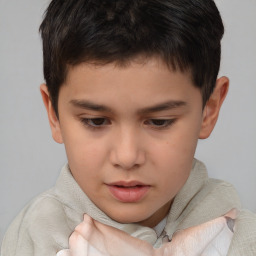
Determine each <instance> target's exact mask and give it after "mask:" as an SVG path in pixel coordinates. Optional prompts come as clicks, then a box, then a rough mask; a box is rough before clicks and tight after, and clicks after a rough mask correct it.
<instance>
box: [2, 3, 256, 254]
mask: <svg viewBox="0 0 256 256" xmlns="http://www.w3.org/2000/svg"><path fill="white" fill-rule="evenodd" d="M41 33H42V38H43V48H44V75H45V80H46V85H42V86H41V93H42V97H43V100H44V103H45V106H46V109H47V112H48V116H49V122H50V125H51V129H52V135H53V138H54V140H55V141H56V142H58V143H64V144H65V148H66V152H67V157H68V165H66V166H65V167H64V168H63V170H62V173H61V175H60V177H59V179H58V181H57V184H56V186H55V187H54V188H53V189H52V190H50V191H48V192H46V193H44V194H43V195H41V196H39V197H38V198H36V199H35V200H34V201H33V202H32V203H30V204H29V205H28V206H27V207H26V208H25V209H24V210H23V211H22V212H21V213H20V215H19V216H18V217H17V218H16V220H15V221H14V222H13V224H12V225H11V227H10V229H9V230H8V232H7V234H6V236H5V239H4V242H3V246H2V252H1V255H2V256H6V255H56V253H58V252H59V251H60V250H62V249H68V248H71V249H73V252H74V250H75V248H76V245H78V244H79V243H77V244H76V239H74V235H71V234H77V232H79V233H81V237H82V238H83V239H84V241H89V244H92V245H93V247H96V248H95V250H98V251H101V252H104V253H110V252H108V251H107V252H106V251H104V250H108V249H109V248H107V249H106V248H105V249H104V248H101V247H99V245H97V242H96V243H95V241H94V240H92V239H91V238H90V236H87V235H88V230H87V231H84V230H83V227H84V226H85V227H88V225H89V226H90V225H91V224H92V223H93V225H94V224H95V226H96V227H98V228H99V230H103V229H104V228H108V227H107V226H101V225H102V224H103V225H108V226H110V227H114V228H115V229H114V230H112V229H111V230H108V231H107V232H106V233H104V232H103V231H102V234H103V236H104V239H106V240H103V241H107V235H106V234H108V232H110V233H111V234H112V235H113V237H114V235H115V234H116V233H115V232H119V230H123V231H125V232H126V233H128V234H130V235H131V236H133V237H135V238H138V239H141V240H146V241H147V242H148V244H152V245H153V246H154V247H155V248H161V247H162V248H163V244H164V241H165V239H166V238H168V240H171V239H172V237H173V234H174V233H175V232H177V230H187V229H188V228H192V227H196V226H198V225H203V224H204V223H208V221H211V220H214V219H216V218H218V217H221V216H223V215H225V214H226V213H227V212H229V211H230V210H231V209H233V208H236V209H239V208H240V203H239V200H238V198H237V195H236V193H235V191H234V189H233V188H232V187H231V186H230V185H229V184H227V183H225V182H221V181H216V180H211V179H208V177H207V174H206V170H205V167H204V165H203V164H202V163H200V162H199V161H197V160H194V159H193V158H194V152H195V148H196V144H197V140H198V138H201V139H205V138H207V137H208V136H209V135H210V133H211V131H212V130H213V128H214V125H215V123H216V121H217V118H218V113H219V110H220V107H221V104H222V102H223V100H224V99H225V96H226V93H227V90H228V83H229V82H228V79H227V78H226V77H222V78H219V79H218V80H217V81H216V79H217V74H218V70H219V62H220V40H221V38H222V35H223V25H222V22H221V18H220V16H219V12H218V10H217V8H216V6H215V4H214V3H213V2H212V1H210V0H207V1H205V0H204V1H202V0H201V1H198V0H197V1H196V0H186V1H185V0H183V1H181V0H179V1H173V0H162V1H156V0H155V1H149V0H148V1H139V0H137V1H135V0H133V1H121V0H119V1H118V0H117V1H113V0H111V1H85V0H76V1H74V0H69V1H67V0H66V1H60V0H54V1H52V2H51V4H50V6H49V8H48V10H47V13H46V16H45V19H44V21H43V23H42V25H41ZM84 214H87V215H89V216H91V217H92V218H93V219H94V220H95V222H94V221H93V220H91V219H88V216H87V215H86V216H85V217H84V216H83V215H84ZM231 217H232V218H234V216H233V215H232V216H231ZM83 218H85V219H84V221H83ZM80 223H81V224H80ZM84 224H86V225H84ZM93 225H92V226H93ZM77 226H78V228H77V229H76V231H75V232H74V230H75V228H76V227H77ZM231 226H232V225H231ZM116 229H118V230H116ZM231 229H233V226H232V227H231ZM73 232H74V233H73ZM255 233H256V218H255V216H254V215H253V214H252V213H249V212H246V211H241V212H240V213H239V214H238V216H237V218H236V222H235V226H234V236H233V239H232V242H231V245H230V248H229V252H228V255H255V253H256V248H255V246H256V245H255V242H256V234H255ZM92 234H93V232H92ZM121 234H122V235H123V233H120V234H119V233H118V235H120V236H121ZM70 235H71V238H72V239H73V240H72V239H71V240H70V241H69V237H70ZM118 235H117V237H118ZM98 237H99V238H100V234H98ZM124 239H126V240H128V239H129V238H127V237H126V236H125V237H124ZM74 240H75V242H73V241H74ZM114 241H115V240H114ZM136 241H137V240H136ZM173 242H174V239H173V241H172V242H171V243H168V245H169V244H170V245H171V244H172V243H173ZM107 243H108V242H107ZM132 243H134V241H128V242H127V244H132ZM135 243H136V242H135ZM83 244H86V243H83ZM112 244H113V243H112ZM109 246H111V243H109ZM141 246H142V247H145V246H146V245H145V244H141ZM109 250H110V249H109ZM111 250H112V249H111ZM120 250H121V248H120ZM111 253H112V252H111ZM73 254H74V253H73ZM110 255H114V254H113V253H112V254H110ZM120 255H124V254H123V252H120ZM133 255H134V254H133Z"/></svg>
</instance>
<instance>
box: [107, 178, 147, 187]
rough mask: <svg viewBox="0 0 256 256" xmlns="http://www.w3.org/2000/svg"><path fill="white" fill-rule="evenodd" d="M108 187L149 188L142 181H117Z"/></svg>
mask: <svg viewBox="0 0 256 256" xmlns="http://www.w3.org/2000/svg"><path fill="white" fill-rule="evenodd" d="M107 185H109V186H120V187H135V186H149V185H146V184H144V183H142V182H140V181H136V180H133V181H116V182H112V183H108V184H107Z"/></svg>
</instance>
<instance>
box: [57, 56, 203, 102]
mask: <svg viewBox="0 0 256 256" xmlns="http://www.w3.org/2000/svg"><path fill="white" fill-rule="evenodd" d="M194 90H196V91H199V89H198V88H196V87H195V86H194V84H193V82H192V78H191V74H190V72H187V71H186V72H181V71H179V70H176V71H174V70H172V69H171V68H169V67H167V65H166V64H165V63H164V62H162V61H161V60H160V59H159V58H150V59H138V60H134V61H131V62H130V63H128V64H126V65H122V66H120V65H118V64H116V63H110V64H106V65H99V64H95V63H93V64H88V63H82V64H79V65H76V66H74V67H70V68H69V70H68V74H67V78H66V81H65V84H64V86H62V88H61V90H60V95H61V94H62V92H63V91H65V92H66V97H68V98H69V99H70V100H83V99H86V100H91V99H93V100H94V101H96V103H102V104H103V103H104V104H112V103H115V102H118V101H123V103H125V102H126V103H129V104H135V105H137V106H138V107H139V106H140V107H143V104H147V105H150V103H151V104H153V105H154V104H158V103H159V102H168V101H169V100H176V101H188V100H189V98H191V95H192V94H191V91H194Z"/></svg>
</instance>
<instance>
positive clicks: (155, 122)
mask: <svg viewBox="0 0 256 256" xmlns="http://www.w3.org/2000/svg"><path fill="white" fill-rule="evenodd" d="M166 121H167V120H161V119H152V120H151V122H152V124H153V125H156V126H163V125H165V124H166Z"/></svg>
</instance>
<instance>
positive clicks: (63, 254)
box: [56, 249, 71, 256]
mask: <svg viewBox="0 0 256 256" xmlns="http://www.w3.org/2000/svg"><path fill="white" fill-rule="evenodd" d="M56 256H71V252H70V250H69V249H65V250H61V251H59V252H58V253H57V254H56Z"/></svg>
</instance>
